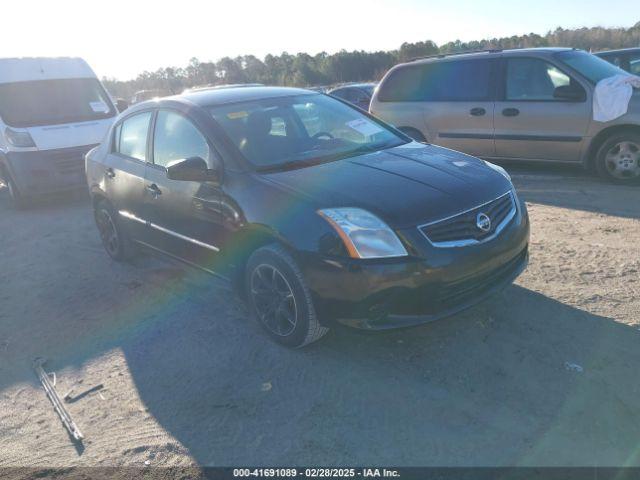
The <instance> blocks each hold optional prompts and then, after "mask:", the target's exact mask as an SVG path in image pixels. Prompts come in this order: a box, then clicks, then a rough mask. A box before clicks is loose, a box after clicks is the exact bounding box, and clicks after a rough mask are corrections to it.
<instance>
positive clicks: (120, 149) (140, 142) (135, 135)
mask: <svg viewBox="0 0 640 480" xmlns="http://www.w3.org/2000/svg"><path fill="white" fill-rule="evenodd" d="M150 120H151V112H144V113H139V114H137V115H134V116H132V117H129V118H127V119H126V120H125V121H124V122H122V124H121V125H119V126H118V127H117V128H116V130H115V132H116V135H118V134H119V138H117V137H116V139H115V151H116V152H117V153H119V154H121V155H124V156H126V157H131V158H135V159H137V160H141V161H143V162H144V161H145V160H146V158H147V134H148V132H149V121H150Z"/></svg>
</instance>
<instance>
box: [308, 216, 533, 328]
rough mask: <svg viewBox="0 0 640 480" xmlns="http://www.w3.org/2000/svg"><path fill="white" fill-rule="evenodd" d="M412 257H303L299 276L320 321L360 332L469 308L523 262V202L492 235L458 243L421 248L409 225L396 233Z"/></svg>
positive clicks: (512, 277)
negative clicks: (415, 250)
mask: <svg viewBox="0 0 640 480" xmlns="http://www.w3.org/2000/svg"><path fill="white" fill-rule="evenodd" d="M400 233H401V234H402V235H404V236H405V237H406V238H408V237H410V236H412V238H411V239H410V241H411V243H412V244H413V245H416V244H418V243H419V242H422V244H421V249H422V251H421V252H420V255H417V256H411V257H408V258H403V259H402V260H399V259H384V260H372V261H362V260H345V259H340V260H336V259H326V258H324V259H315V260H314V259H309V258H307V259H305V260H303V261H301V262H300V263H301V265H302V269H303V274H304V276H305V279H306V280H307V283H308V284H309V287H310V290H311V292H312V295H313V297H314V304H315V305H316V310H317V313H318V316H319V318H320V319H321V321H322V322H323V323H325V324H331V323H333V322H336V321H337V322H340V323H343V324H346V325H349V326H352V327H356V328H362V329H368V330H384V329H389V328H399V327H408V326H413V325H419V324H423V323H427V322H430V321H434V320H437V319H440V318H443V317H446V316H449V315H452V314H454V313H457V312H460V311H461V310H464V309H466V308H469V307H471V306H473V305H475V304H477V303H478V302H480V301H482V300H484V299H485V298H486V297H488V296H489V295H491V294H493V293H495V292H497V291H500V290H502V289H504V288H505V287H507V286H508V285H510V284H511V283H512V282H513V281H514V280H515V279H516V278H517V277H518V276H519V275H520V274H521V273H522V272H523V271H524V269H525V268H526V266H527V263H528V258H529V257H528V244H529V220H528V216H527V212H526V208H525V206H524V204H521V205H520V208H519V211H518V215H517V216H516V217H515V218H514V219H513V220H512V221H511V223H510V224H509V225H508V226H507V227H506V228H505V229H504V230H503V231H502V232H501V233H500V235H499V236H498V237H496V238H495V239H493V240H491V241H488V242H486V243H483V244H479V245H474V246H468V247H462V248H437V247H433V246H431V245H428V244H427V243H428V242H426V239H424V237H421V234H420V233H419V232H418V230H417V229H408V230H407V231H405V232H400Z"/></svg>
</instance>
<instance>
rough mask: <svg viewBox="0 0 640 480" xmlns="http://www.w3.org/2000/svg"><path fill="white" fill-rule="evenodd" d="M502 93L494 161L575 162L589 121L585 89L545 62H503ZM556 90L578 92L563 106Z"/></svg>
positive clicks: (524, 60)
mask: <svg viewBox="0 0 640 480" xmlns="http://www.w3.org/2000/svg"><path fill="white" fill-rule="evenodd" d="M503 67H504V68H503V85H504V86H503V92H502V95H501V99H500V100H498V101H497V102H496V108H495V120H494V124H495V144H496V156H497V157H502V158H514V159H532V160H554V161H566V162H578V161H580V159H581V155H580V154H581V151H582V148H583V146H584V145H585V143H586V141H585V135H586V133H587V131H588V128H589V123H590V121H591V102H590V101H589V100H590V98H589V97H590V96H589V95H588V94H587V90H586V89H585V88H584V86H583V85H582V84H581V83H580V82H579V81H578V80H576V79H574V78H572V77H571V76H570V75H568V74H567V73H565V72H563V71H562V70H561V69H560V68H558V67H557V66H555V65H553V64H551V63H550V62H547V61H546V60H543V59H539V58H531V57H517V58H505V59H504V65H503ZM558 87H564V88H571V89H573V90H576V91H581V92H582V94H583V96H582V98H581V99H577V100H575V101H567V100H563V99H560V98H557V96H555V95H554V93H555V92H556V89H557V88H558Z"/></svg>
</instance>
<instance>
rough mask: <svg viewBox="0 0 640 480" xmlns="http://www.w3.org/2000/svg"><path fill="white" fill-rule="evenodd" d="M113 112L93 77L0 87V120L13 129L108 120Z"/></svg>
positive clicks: (39, 81) (7, 84)
mask: <svg viewBox="0 0 640 480" xmlns="http://www.w3.org/2000/svg"><path fill="white" fill-rule="evenodd" d="M113 115H115V111H114V109H113V106H112V104H111V101H110V100H109V98H108V96H107V94H106V92H105V91H104V89H103V88H102V86H101V85H100V82H98V80H97V79H95V78H70V79H59V80H37V81H31V82H16V83H4V84H0V117H2V119H3V120H4V122H5V123H6V124H7V125H10V126H13V127H23V128H24V127H33V126H37V125H57V124H62V123H72V122H84V121H88V120H97V119H101V118H108V117H112V116H113Z"/></svg>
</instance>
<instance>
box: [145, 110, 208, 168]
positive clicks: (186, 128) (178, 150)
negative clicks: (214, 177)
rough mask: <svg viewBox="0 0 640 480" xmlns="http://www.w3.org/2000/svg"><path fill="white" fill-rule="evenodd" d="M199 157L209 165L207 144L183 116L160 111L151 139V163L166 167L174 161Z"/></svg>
mask: <svg viewBox="0 0 640 480" xmlns="http://www.w3.org/2000/svg"><path fill="white" fill-rule="evenodd" d="M191 157H200V158H202V159H203V160H204V161H206V162H207V163H208V164H209V144H208V143H207V141H206V140H205V138H204V136H203V135H202V134H201V133H200V131H199V130H198V129H197V128H196V127H195V125H193V123H191V121H190V120H188V119H187V118H186V117H184V116H183V115H180V114H179V113H176V112H171V111H169V110H160V111H159V112H158V118H157V119H156V128H155V133H154V137H153V163H154V164H156V165H160V166H162V167H166V166H167V165H168V164H169V163H171V162H173V161H175V160H184V159H187V158H191Z"/></svg>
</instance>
